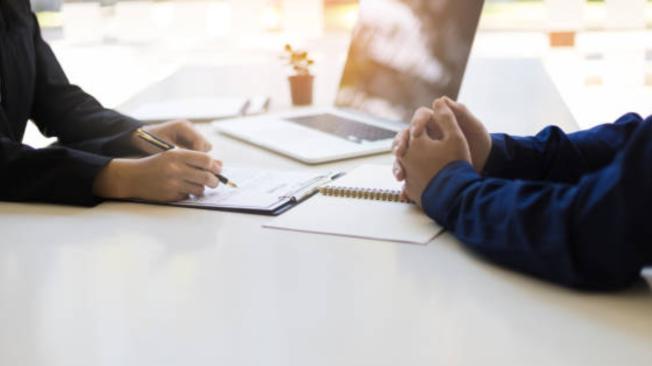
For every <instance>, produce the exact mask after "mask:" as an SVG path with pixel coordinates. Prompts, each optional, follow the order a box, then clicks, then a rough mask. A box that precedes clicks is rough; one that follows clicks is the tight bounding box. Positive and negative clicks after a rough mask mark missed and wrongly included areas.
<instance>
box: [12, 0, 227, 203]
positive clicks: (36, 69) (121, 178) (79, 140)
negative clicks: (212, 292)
mask: <svg viewBox="0 0 652 366" xmlns="http://www.w3.org/2000/svg"><path fill="white" fill-rule="evenodd" d="M116 87H120V86H119V85H116ZM29 119H31V120H32V121H34V122H35V123H36V125H37V126H38V127H39V129H40V130H41V131H42V132H43V133H44V134H45V135H47V136H56V137H57V138H58V141H59V144H58V145H57V146H52V147H48V148H44V149H33V148H31V147H30V146H27V145H25V144H23V143H22V139H23V134H24V132H25V126H26V124H27V121H28V120H29ZM141 125H142V124H141V123H140V122H139V121H137V120H134V119H133V118H130V117H128V116H125V115H122V114H120V113H118V112H115V111H112V110H110V109H106V108H104V107H103V106H102V105H101V104H100V103H99V102H98V101H97V100H95V99H94V98H93V97H92V96H90V95H88V94H87V93H85V92H84V91H83V90H82V89H80V88H79V87H77V86H75V85H73V84H71V83H70V82H69V81H68V79H67V78H66V75H65V73H64V72H63V69H62V68H61V66H60V65H59V62H58V61H57V59H56V57H55V56H54V53H53V52H52V50H51V49H50V47H49V46H48V44H47V43H46V42H45V41H44V40H43V38H42V37H41V32H40V29H39V25H38V22H37V20H36V17H35V16H34V14H33V13H32V11H31V8H30V2H29V1H28V0H12V1H0V200H1V201H18V202H28V201H29V202H47V203H59V204H73V205H84V206H92V205H95V204H97V203H99V202H101V201H102V199H106V198H116V199H127V198H137V199H147V200H153V201H174V200H180V199H183V198H185V197H187V196H188V195H189V194H194V195H200V194H201V193H202V192H203V191H204V188H205V187H206V186H209V187H215V186H217V184H218V180H217V178H216V177H215V174H216V173H219V172H220V169H221V166H222V163H221V162H220V161H217V160H215V159H213V158H212V157H211V156H210V155H209V154H207V152H208V151H209V150H210V149H211V145H210V143H208V141H206V139H204V138H203V137H202V136H201V135H200V134H199V133H198V132H197V131H196V130H195V129H194V128H193V127H192V126H191V124H190V123H189V122H188V121H170V122H167V123H163V124H158V125H152V126H147V127H145V128H146V129H148V130H149V131H150V132H152V133H154V134H156V135H158V136H159V137H161V138H163V139H165V140H167V141H168V142H171V143H173V144H175V145H177V146H180V147H182V149H175V150H171V151H167V152H164V153H160V154H155V155H153V156H149V157H142V158H131V157H139V156H142V155H145V154H152V153H155V152H156V151H155V150H152V148H151V147H149V146H147V144H146V143H144V142H142V141H140V140H139V139H137V138H136V135H135V133H134V132H135V130H136V129H138V128H140V127H141ZM184 148H185V149H184Z"/></svg>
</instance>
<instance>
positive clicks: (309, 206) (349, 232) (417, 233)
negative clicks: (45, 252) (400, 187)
mask: <svg viewBox="0 0 652 366" xmlns="http://www.w3.org/2000/svg"><path fill="white" fill-rule="evenodd" d="M263 227H266V228H270V229H281V230H290V231H300V232H308V233H316V234H329V235H336V236H347V237H354V238H362V239H374V240H382V241H393V242H399V243H412V244H427V243H429V242H430V241H431V240H432V239H433V238H435V236H437V234H439V233H441V232H442V231H443V230H442V228H441V227H440V226H438V225H437V224H436V223H435V222H434V221H432V220H431V219H430V218H429V217H428V216H426V215H425V214H424V213H423V212H422V211H421V210H420V209H419V208H418V207H416V206H415V205H411V204H406V203H400V202H381V201H371V200H359V199H347V198H342V197H327V196H321V195H319V196H316V197H313V198H311V199H309V200H308V201H306V202H304V203H302V204H301V205H299V206H297V207H295V208H294V209H292V210H290V211H288V212H286V213H284V214H283V215H281V216H279V217H277V218H275V219H273V220H272V221H270V222H268V223H266V224H264V225H263Z"/></svg>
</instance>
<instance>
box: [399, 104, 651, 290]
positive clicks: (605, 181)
mask: <svg viewBox="0 0 652 366" xmlns="http://www.w3.org/2000/svg"><path fill="white" fill-rule="evenodd" d="M394 153H395V155H396V162H395V165H394V174H395V176H396V178H397V179H398V180H400V181H405V190H404V195H406V198H408V199H410V200H412V201H414V202H415V203H416V204H418V205H419V206H421V207H422V208H423V209H424V211H425V212H426V214H427V215H428V216H430V217H431V218H432V219H433V220H435V221H437V222H438V223H440V224H441V225H442V226H443V227H445V228H446V229H448V230H449V231H450V232H451V233H452V234H453V235H454V236H455V237H457V238H458V239H459V240H460V241H461V242H462V243H464V244H465V245H466V246H467V247H468V248H470V249H472V250H473V251H475V252H476V253H479V254H480V255H481V256H483V257H485V258H488V259H489V260H491V261H493V262H495V263H498V264H500V265H503V266H506V267H509V268H512V269H515V270H517V271H520V272H523V273H527V274H530V275H533V276H536V277H539V278H542V279H545V280H549V281H553V282H555V283H558V284H562V285H565V286H569V287H573V288H578V289H585V290H617V289H622V288H625V287H627V286H630V285H632V284H633V283H634V282H636V281H637V280H638V279H640V273H641V270H642V269H643V268H644V267H645V266H646V265H650V264H652V224H650V222H649V217H650V213H651V212H652V117H649V118H647V119H645V120H644V119H643V118H641V117H640V116H638V115H636V114H627V115H624V116H623V117H621V118H620V119H619V120H618V121H616V122H615V123H612V124H605V125H601V126H598V127H595V128H592V129H589V130H585V131H579V132H575V133H570V134H566V133H564V132H563V131H562V130H560V129H559V128H557V127H547V128H545V129H544V130H543V131H541V132H540V133H539V134H537V135H536V136H532V137H514V136H509V135H506V134H492V135H490V134H489V133H487V130H486V129H485V127H484V126H483V124H482V123H481V122H480V121H479V120H478V119H477V118H475V117H474V116H473V115H472V114H471V112H469V111H468V110H467V108H465V106H463V105H462V104H459V103H457V102H455V101H453V100H451V99H449V98H441V99H438V100H436V101H435V102H434V103H433V108H432V109H428V108H422V109H420V110H418V111H417V112H416V113H415V115H414V118H413V120H412V123H411V126H410V128H409V129H406V130H405V131H403V132H401V133H400V134H399V135H398V136H397V138H396V140H395V147H394Z"/></svg>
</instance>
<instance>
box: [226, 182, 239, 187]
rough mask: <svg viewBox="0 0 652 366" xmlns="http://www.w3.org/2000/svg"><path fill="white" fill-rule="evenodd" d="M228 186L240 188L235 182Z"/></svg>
mask: <svg viewBox="0 0 652 366" xmlns="http://www.w3.org/2000/svg"><path fill="white" fill-rule="evenodd" d="M227 185H228V186H229V187H231V188H238V185H237V184H235V183H233V182H229V183H228V184H227Z"/></svg>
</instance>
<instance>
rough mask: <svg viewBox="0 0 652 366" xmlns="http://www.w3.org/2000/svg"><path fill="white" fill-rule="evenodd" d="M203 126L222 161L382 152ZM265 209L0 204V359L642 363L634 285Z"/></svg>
mask: <svg viewBox="0 0 652 366" xmlns="http://www.w3.org/2000/svg"><path fill="white" fill-rule="evenodd" d="M463 94H464V93H463ZM467 94H468V93H467ZM472 103H474V102H473V101H471V102H470V103H469V104H472ZM476 103H477V102H476ZM483 113H484V112H483ZM536 127H538V126H536ZM202 128H203V129H208V126H203V127H202ZM515 128H523V127H518V126H517V127H515ZM529 128H530V129H534V128H535V126H534V125H532V126H530V127H529ZM205 131H206V132H207V133H209V134H210V131H208V130H205ZM210 136H211V138H212V139H213V140H214V144H215V146H216V151H215V152H216V154H217V155H218V156H220V157H221V158H223V159H224V160H225V161H226V162H227V164H228V163H234V164H235V163H238V164H254V165H264V166H272V167H277V168H303V169H324V168H326V169H329V168H338V169H344V170H347V169H350V168H352V167H354V166H357V165H359V164H361V163H363V162H380V163H383V162H386V163H390V162H391V157H390V156H389V155H382V156H376V157H372V158H367V159H360V160H355V161H348V162H343V163H336V164H332V165H328V166H321V167H305V166H302V165H300V164H298V163H295V162H293V161H290V160H286V159H284V158H281V157H278V156H275V155H271V154H268V153H266V152H264V151H262V150H259V149H257V148H254V147H250V146H247V145H243V144H241V143H239V142H236V141H233V140H230V139H227V138H224V137H221V136H217V135H214V134H210ZM266 220H268V218H266V217H261V216H251V215H243V214H232V213H222V212H215V211H202V210H192V209H180V208H168V207H160V206H148V205H139V204H130V203H105V204H102V205H100V206H99V207H97V208H92V209H87V208H75V207H59V206H50V205H35V204H33V205H32V204H10V203H0V238H1V239H0V365H12V366H13V365H20V366H33V365H48V366H58V365H66V366H69V365H84V366H87V365H96V366H100V365H128V366H131V365H133V366H136V365H137V366H143V365H157V366H160V365H196V366H200V365H279V366H280V365H302V366H303V365H313V366H317V365H328V366H331V365H388V366H390V365H391V366H396V365H477V364H491V365H493V364H495V365H614V364H627V365H650V364H652V347H651V346H650V345H651V344H652V295H651V294H650V293H649V292H648V291H647V290H646V289H645V288H644V287H643V286H640V287H636V288H633V289H631V290H628V291H626V292H624V293H617V294H586V293H578V292H574V291H570V290H566V289H563V288H560V287H557V286H554V285H550V284H547V283H543V282H540V281H537V280H534V279H531V278H528V277H525V276H522V275H519V274H515V273H512V272H509V271H506V270H503V269H500V268H497V267H495V266H493V265H490V264H488V263H486V262H484V261H482V260H479V259H478V258H476V257H475V256H473V255H472V254H471V253H469V252H467V251H466V250H464V249H463V248H462V247H461V246H460V245H459V243H458V242H457V241H456V240H455V239H454V238H452V237H451V236H450V235H448V234H445V235H444V236H443V237H440V238H439V239H436V240H435V241H433V242H432V243H430V244H429V245H427V246H416V245H405V244H391V243H382V242H373V241H364V240H357V239H347V238H338V237H330V236H316V235H310V234H302V233H293V232H283V231H275V230H267V229H263V228H261V224H262V223H263V222H265V221H266Z"/></svg>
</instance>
